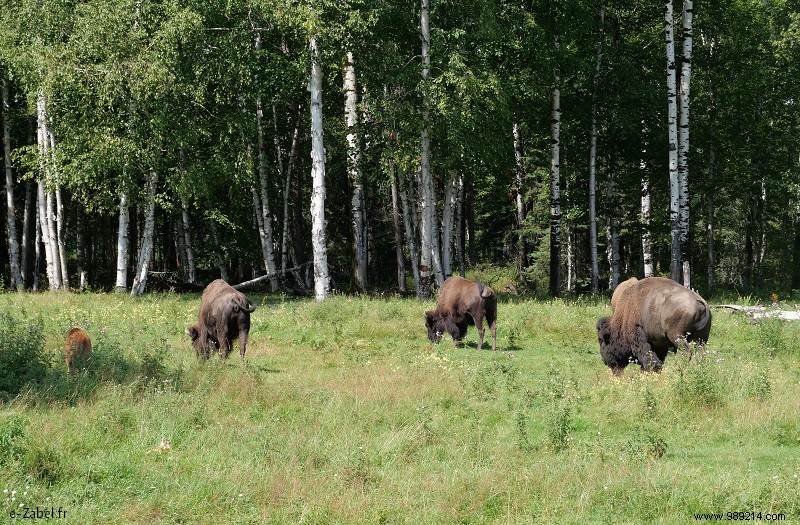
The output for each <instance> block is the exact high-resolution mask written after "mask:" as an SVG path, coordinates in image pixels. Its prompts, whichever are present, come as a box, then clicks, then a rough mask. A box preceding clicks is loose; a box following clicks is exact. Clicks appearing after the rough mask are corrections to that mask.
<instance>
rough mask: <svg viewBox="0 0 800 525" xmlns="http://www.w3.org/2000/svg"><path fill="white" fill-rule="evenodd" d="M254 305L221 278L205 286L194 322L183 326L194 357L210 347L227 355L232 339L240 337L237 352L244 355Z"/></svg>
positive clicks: (207, 352) (204, 354)
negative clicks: (185, 326)
mask: <svg viewBox="0 0 800 525" xmlns="http://www.w3.org/2000/svg"><path fill="white" fill-rule="evenodd" d="M255 309H256V305H255V303H253V302H252V301H251V300H250V299H248V298H247V297H245V295H244V294H243V293H242V292H240V291H238V290H236V289H234V288H233V287H232V286H231V285H229V284H228V283H226V282H225V281H224V280H222V279H217V280H216V281H213V282H212V283H211V284H209V285H208V286H206V288H205V290H203V297H202V298H201V300H200V314H199V315H198V319H197V324H196V325H194V326H190V327H188V328H187V329H186V335H188V336H189V337H190V338H191V340H192V346H193V347H194V350H195V352H196V354H197V357H200V358H202V359H208V358H209V356H210V355H211V350H212V349H216V350H219V352H220V355H221V356H222V357H223V358H227V357H228V354H230V352H231V349H232V348H233V341H234V340H236V339H238V340H239V355H240V356H241V357H242V358H244V354H245V352H246V351H247V338H248V334H249V333H250V314H251V313H252V312H253V311H255Z"/></svg>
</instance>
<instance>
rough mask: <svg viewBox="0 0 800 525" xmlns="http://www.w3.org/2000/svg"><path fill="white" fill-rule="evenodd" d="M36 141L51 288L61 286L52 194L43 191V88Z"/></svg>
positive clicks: (46, 149)
mask: <svg viewBox="0 0 800 525" xmlns="http://www.w3.org/2000/svg"><path fill="white" fill-rule="evenodd" d="M36 113H37V130H36V131H37V133H36V137H37V143H38V149H39V169H40V178H39V181H38V198H39V204H38V206H39V223H40V225H41V228H42V242H43V243H44V247H45V264H46V265H47V281H48V285H49V287H50V289H51V290H58V289H59V288H61V270H60V268H59V266H60V262H59V258H58V252H57V249H58V245H57V243H56V239H55V235H56V233H55V221H54V218H53V216H52V194H51V193H50V192H45V184H46V182H47V181H49V180H50V155H51V152H50V133H49V130H48V123H47V120H48V119H47V101H46V98H45V94H44V91H43V90H40V91H39V94H38V97H37V101H36Z"/></svg>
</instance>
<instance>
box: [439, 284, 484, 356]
mask: <svg viewBox="0 0 800 525" xmlns="http://www.w3.org/2000/svg"><path fill="white" fill-rule="evenodd" d="M484 318H486V322H487V323H488V324H489V330H490V331H491V334H492V350H495V349H496V348H497V297H496V296H495V294H494V291H493V290H492V289H491V288H489V287H488V286H484V285H483V284H481V283H480V282H472V281H470V280H467V279H464V278H463V277H459V276H453V277H450V278H448V279H447V280H446V281H445V282H444V284H443V285H442V289H441V290H440V291H439V300H438V302H437V303H436V310H429V311H427V312H425V326H426V327H427V329H428V339H429V340H430V342H432V343H438V342H439V341H441V339H442V335H443V334H444V333H445V332H447V333H449V334H450V335H451V336H452V337H453V342H454V343H455V344H456V345H460V344H461V340H462V339H463V338H464V336H465V335H466V333H467V326H469V325H474V326H475V327H477V328H478V350H480V349H481V348H483V335H484V328H483V319H484Z"/></svg>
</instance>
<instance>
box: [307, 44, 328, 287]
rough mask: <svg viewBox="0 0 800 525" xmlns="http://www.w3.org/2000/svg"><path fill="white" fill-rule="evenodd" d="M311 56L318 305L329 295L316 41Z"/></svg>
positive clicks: (313, 234)
mask: <svg viewBox="0 0 800 525" xmlns="http://www.w3.org/2000/svg"><path fill="white" fill-rule="evenodd" d="M308 48H309V52H310V54H311V81H310V82H309V84H308V89H309V91H310V92H311V179H312V189H311V248H312V252H313V254H314V295H315V297H316V299H317V301H322V300H324V299H325V298H326V297H328V294H329V293H330V287H331V285H330V277H329V274H328V248H327V240H326V235H325V145H324V142H323V135H322V68H321V67H320V65H319V50H318V48H317V38H316V37H315V36H312V37H311V39H310V40H309V43H308Z"/></svg>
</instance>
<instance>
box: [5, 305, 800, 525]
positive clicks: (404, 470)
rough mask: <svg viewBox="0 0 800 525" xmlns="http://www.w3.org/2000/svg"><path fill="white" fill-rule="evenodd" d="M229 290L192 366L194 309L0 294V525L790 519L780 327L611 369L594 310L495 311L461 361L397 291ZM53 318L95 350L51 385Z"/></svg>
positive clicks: (790, 384) (791, 417) (57, 365)
mask: <svg viewBox="0 0 800 525" xmlns="http://www.w3.org/2000/svg"><path fill="white" fill-rule="evenodd" d="M251 298H253V299H254V300H256V302H257V303H259V308H258V309H257V310H256V312H255V313H254V314H253V318H252V331H251V338H250V344H249V345H248V354H247V357H246V359H245V360H244V362H241V361H240V360H239V358H238V357H232V358H230V359H229V360H227V361H223V360H221V359H220V358H219V357H218V356H213V357H212V359H210V360H209V361H208V362H206V363H202V362H198V361H197V360H196V358H195V356H194V352H193V351H192V349H191V347H190V344H189V341H188V338H186V336H184V335H183V328H184V327H185V326H188V325H189V324H192V323H193V322H194V320H195V316H196V311H197V307H198V304H199V297H198V296H197V295H191V296H189V295H187V296H179V295H172V294H154V295H150V296H147V297H143V298H138V299H131V298H129V297H123V296H117V295H102V294H96V295H67V294H59V293H55V294H41V295H16V294H14V295H11V294H8V295H0V312H12V314H11V315H12V316H13V317H14V319H15V320H16V321H15V322H16V323H17V324H16V325H15V326H16V327H17V328H19V327H20V326H28V325H27V324H25V323H27V322H28V321H32V322H33V323H34V324H33V325H30V326H39V330H40V333H41V338H40V339H39V345H38V347H37V350H36V351H37V352H39V353H40V354H41V356H42V359H43V363H44V365H43V366H44V371H45V374H44V375H43V376H42V377H40V378H38V379H37V380H36V381H27V382H26V381H23V384H24V386H23V387H22V388H21V389H20V390H19V391H18V392H17V393H16V394H10V395H9V396H8V399H7V400H5V401H4V402H3V404H2V405H0V483H2V485H3V486H2V487H0V490H4V489H7V490H8V493H5V494H3V495H2V497H1V498H0V516H3V517H2V518H0V521H2V520H3V519H5V517H4V516H7V515H8V512H9V511H10V510H11V509H13V508H15V506H16V507H18V505H19V504H20V503H23V504H24V505H27V506H34V505H40V506H45V505H46V506H47V507H48V508H49V507H50V506H54V507H56V508H57V507H59V506H61V507H63V508H64V509H65V510H67V512H68V517H67V519H66V520H65V522H67V523H82V524H83V523H87V524H92V523H133V524H136V523H202V524H206V523H207V524H212V523H221V522H228V521H236V522H237V523H253V524H256V523H259V524H260V523H315V524H317V523H409V524H412V523H413V524H426V523H430V524H434V523H436V524H438V523H545V522H546V523H577V522H585V523H610V522H615V523H616V522H622V523H687V522H691V521H693V518H692V514H693V513H695V512H727V511H738V510H757V511H759V510H760V511H763V512H774V513H784V514H785V515H786V517H787V519H792V520H797V519H798V518H800V503H798V502H800V481H799V480H798V475H799V474H800V423H799V422H798V421H799V420H798V417H797V414H798V409H799V408H800V407H798V404H797V403H798V399H800V381H798V378H799V377H800V362H799V361H798V357H800V356H798V353H797V352H798V349H797V347H796V343H795V342H796V341H797V340H798V337H797V336H798V335H800V334H799V333H798V327H797V326H795V325H793V324H788V323H786V324H783V325H781V327H780V330H777V329H774V328H768V329H767V330H772V332H770V334H769V335H768V336H767V335H765V333H764V332H763V330H765V329H764V328H763V327H760V326H759V325H751V324H749V323H747V322H745V321H744V320H742V319H740V318H738V317H736V316H734V315H729V314H727V313H722V312H721V313H715V318H714V327H713V328H712V339H711V341H710V343H709V345H708V346H707V347H706V349H705V350H699V351H698V352H697V353H695V355H694V357H693V358H692V359H689V358H688V357H687V356H685V355H681V354H678V355H673V354H670V356H669V357H668V358H667V361H666V366H665V367H664V371H663V372H662V373H661V374H641V373H640V372H639V371H638V370H634V369H629V370H626V372H625V374H624V375H623V377H621V378H615V377H613V376H612V375H611V374H610V373H609V372H608V370H607V369H606V368H605V367H604V365H603V364H602V361H601V360H600V358H599V355H598V348H597V341H596V335H595V333H594V325H595V321H596V319H597V317H599V316H600V315H602V314H604V312H605V311H606V310H607V308H606V306H605V305H604V304H603V303H602V302H599V301H586V300H582V301H578V302H565V301H547V302H536V301H523V300H520V299H518V298H511V297H506V296H502V297H501V302H500V307H499V329H498V349H499V351H498V352H491V351H486V350H484V351H481V352H478V351H477V350H476V339H477V334H476V331H475V330H474V329H473V328H470V331H469V332H468V334H467V337H466V344H465V345H464V347H463V348H455V347H454V346H453V345H452V343H451V341H450V340H449V339H445V340H443V342H442V343H441V344H439V345H431V344H429V343H428V341H427V339H426V336H425V329H424V321H423V317H422V312H423V311H424V310H425V309H426V308H429V307H430V305H428V304H422V303H419V302H417V301H415V300H409V299H399V298H385V299H378V298H370V297H358V298H352V297H343V296H335V297H331V298H330V299H329V300H326V301H325V302H323V303H316V302H313V301H306V300H296V299H291V298H288V297H282V296H263V297H262V296H253V297H251ZM39 320H40V321H39ZM36 323H40V324H38V325H36ZM74 324H78V325H80V326H82V327H84V328H85V329H87V331H89V333H90V334H91V335H92V337H93V343H94V348H95V352H94V355H93V358H92V361H91V363H90V366H89V368H88V369H87V370H86V371H85V372H84V373H82V374H81V375H78V376H77V377H67V375H66V372H65V370H64V365H63V360H62V359H61V355H60V352H61V348H62V346H63V337H64V335H65V334H66V331H67V329H68V328H69V327H70V326H72V325H74ZM3 333H5V332H3ZM15 333H18V332H15ZM14 337H15V338H16V337H17V336H14ZM5 344H6V341H5V340H4V341H3V345H5ZM233 355H234V356H235V355H236V354H233ZM12 491H16V493H15V495H14V496H13V501H12V496H11V495H10V494H11V493H12ZM23 494H24V495H23Z"/></svg>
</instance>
